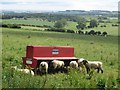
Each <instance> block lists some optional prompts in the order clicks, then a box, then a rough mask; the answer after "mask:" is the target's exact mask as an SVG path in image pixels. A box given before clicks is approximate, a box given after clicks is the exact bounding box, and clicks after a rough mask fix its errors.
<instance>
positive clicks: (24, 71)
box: [12, 66, 35, 76]
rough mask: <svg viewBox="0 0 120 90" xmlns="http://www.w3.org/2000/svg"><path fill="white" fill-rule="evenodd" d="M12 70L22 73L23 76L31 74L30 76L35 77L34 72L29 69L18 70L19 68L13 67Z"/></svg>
mask: <svg viewBox="0 0 120 90" xmlns="http://www.w3.org/2000/svg"><path fill="white" fill-rule="evenodd" d="M12 68H14V69H15V70H16V71H19V72H23V73H25V74H31V75H32V76H34V75H35V74H34V72H33V71H32V70H29V69H19V68H17V66H14V67H12Z"/></svg>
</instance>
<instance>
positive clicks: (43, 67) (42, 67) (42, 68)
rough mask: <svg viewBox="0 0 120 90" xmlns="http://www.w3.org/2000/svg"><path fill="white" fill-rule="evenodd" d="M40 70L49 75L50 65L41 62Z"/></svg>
mask: <svg viewBox="0 0 120 90" xmlns="http://www.w3.org/2000/svg"><path fill="white" fill-rule="evenodd" d="M39 69H40V71H41V72H42V73H45V74H46V73H47V72H48V63H47V62H44V61H43V62H41V63H40V65H39Z"/></svg>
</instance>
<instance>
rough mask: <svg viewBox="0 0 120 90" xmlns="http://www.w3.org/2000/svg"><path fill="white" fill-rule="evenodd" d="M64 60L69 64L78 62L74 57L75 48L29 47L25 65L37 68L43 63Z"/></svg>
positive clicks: (24, 58)
mask: <svg viewBox="0 0 120 90" xmlns="http://www.w3.org/2000/svg"><path fill="white" fill-rule="evenodd" d="M55 59H57V60H63V61H65V63H69V62H70V61H71V60H77V58H76V57H74V48H73V47H70V46H27V48H26V57H23V64H24V65H28V66H30V67H31V68H37V67H38V66H39V63H40V62H41V61H48V62H49V61H52V60H55Z"/></svg>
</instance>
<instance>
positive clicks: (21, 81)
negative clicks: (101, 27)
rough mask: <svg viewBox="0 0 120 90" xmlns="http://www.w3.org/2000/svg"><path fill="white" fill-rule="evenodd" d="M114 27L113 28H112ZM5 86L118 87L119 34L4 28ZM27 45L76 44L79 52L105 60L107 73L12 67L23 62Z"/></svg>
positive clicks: (3, 85) (83, 56) (93, 58)
mask: <svg viewBox="0 0 120 90" xmlns="http://www.w3.org/2000/svg"><path fill="white" fill-rule="evenodd" d="M110 31H111V30H110ZM116 31H117V30H116ZM2 34H3V35H2V38H3V39H2V68H3V70H2V87H3V88H75V87H77V88H104V87H106V88H117V87H118V82H119V81H120V79H119V78H118V37H117V34H115V35H113V36H112V35H108V36H107V37H103V36H89V35H79V34H69V33H58V32H57V33H56V32H47V31H33V30H24V29H10V28H3V30H2ZM27 45H48V46H67V45H69V46H73V47H74V48H75V56H76V57H78V58H85V59H88V60H91V61H93V60H98V61H102V62H103V68H104V73H103V74H101V73H96V72H92V71H91V73H90V75H87V74H86V73H85V72H80V71H79V70H71V71H70V72H69V73H67V74H64V73H57V74H47V75H43V76H39V75H38V76H34V77H31V76H30V75H25V74H23V73H19V72H16V71H14V70H12V69H11V68H10V67H11V66H12V65H17V66H19V67H20V65H22V57H23V56H25V52H26V46H27Z"/></svg>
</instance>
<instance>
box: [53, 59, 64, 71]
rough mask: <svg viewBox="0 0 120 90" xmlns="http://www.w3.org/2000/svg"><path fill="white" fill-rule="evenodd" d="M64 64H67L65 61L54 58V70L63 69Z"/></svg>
mask: <svg viewBox="0 0 120 90" xmlns="http://www.w3.org/2000/svg"><path fill="white" fill-rule="evenodd" d="M64 65H65V64H64V61H59V60H53V61H52V62H51V67H52V68H53V70H54V71H55V70H56V71H59V70H62V69H63V68H64Z"/></svg>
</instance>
